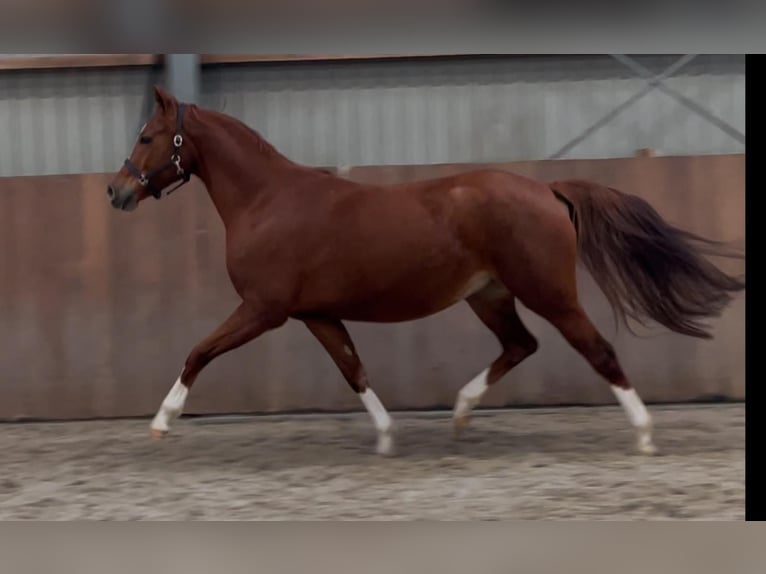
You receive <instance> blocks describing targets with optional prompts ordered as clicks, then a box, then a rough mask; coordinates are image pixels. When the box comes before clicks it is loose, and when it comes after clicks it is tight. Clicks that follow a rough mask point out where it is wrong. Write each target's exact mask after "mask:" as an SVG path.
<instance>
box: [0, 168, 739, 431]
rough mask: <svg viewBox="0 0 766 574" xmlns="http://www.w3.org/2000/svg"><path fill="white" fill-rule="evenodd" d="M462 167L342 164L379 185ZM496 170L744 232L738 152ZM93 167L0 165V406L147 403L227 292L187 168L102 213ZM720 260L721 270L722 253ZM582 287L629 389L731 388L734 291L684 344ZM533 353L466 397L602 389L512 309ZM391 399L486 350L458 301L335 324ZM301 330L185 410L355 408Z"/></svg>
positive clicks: (97, 410)
mask: <svg viewBox="0 0 766 574" xmlns="http://www.w3.org/2000/svg"><path fill="white" fill-rule="evenodd" d="M466 167H468V166H414V167H366V168H354V169H351V170H350V171H348V172H347V177H351V178H353V179H358V180H368V181H379V182H393V181H398V180H404V179H410V178H417V177H427V176H433V175H437V174H444V173H449V172H454V171H456V170H461V169H466ZM504 167H507V168H510V169H513V170H517V171H519V172H521V173H524V174H527V175H530V176H533V177H538V178H545V179H553V178H563V177H586V178H592V179H596V180H598V181H600V182H603V183H605V184H608V185H612V186H615V187H619V188H621V189H623V190H625V191H629V192H632V193H636V194H638V195H641V196H643V197H645V198H646V199H648V200H649V201H650V202H651V203H652V204H654V205H655V206H656V207H657V208H658V210H659V211H660V212H661V213H662V214H663V215H664V216H665V217H667V218H668V219H669V220H670V221H672V222H675V223H681V224H683V226H684V227H686V228H688V229H690V230H691V231H696V232H699V233H703V234H705V235H708V236H711V237H714V238H718V239H725V240H743V238H744V157H743V156H741V155H731V156H707V157H683V158H649V157H645V158H629V159H616V160H593V161H546V162H526V163H514V164H505V165H504ZM106 179H107V176H101V175H93V176H59V177H34V178H11V179H0V419H13V418H19V417H35V418H37V417H42V418H56V419H63V418H79V417H114V416H132V415H149V414H152V413H154V412H155V411H156V409H157V406H158V405H159V402H160V401H161V400H162V398H163V397H164V395H165V393H166V392H167V390H168V389H169V387H170V385H171V384H172V382H173V381H174V380H175V378H176V377H177V376H178V374H179V372H180V370H181V367H182V365H183V361H184V359H185V357H186V354H187V353H188V351H189V350H190V349H191V347H192V346H193V345H194V344H195V343H196V342H197V341H198V340H199V339H201V338H202V337H204V336H205V335H206V334H207V333H208V332H209V331H210V330H212V329H213V328H214V327H215V326H216V325H217V324H218V323H219V322H220V321H221V320H223V319H224V318H225V317H226V316H227V315H228V313H229V312H230V311H231V310H232V309H233V308H234V306H235V305H236V304H237V297H236V295H235V293H234V291H233V289H232V288H231V287H230V285H229V282H228V278H227V275H226V271H225V268H224V262H223V228H222V226H221V224H220V222H219V220H218V217H217V214H216V213H215V211H214V210H213V208H212V205H211V203H210V201H209V198H208V196H207V195H206V193H205V191H204V188H203V187H202V186H201V185H197V184H196V183H195V184H193V185H192V186H189V187H187V188H185V189H184V190H182V191H179V192H178V193H176V194H174V195H173V196H171V197H170V198H169V199H165V200H163V201H160V202H154V201H153V200H149V201H147V202H146V203H144V204H142V208H141V209H139V210H138V211H137V212H135V213H132V214H125V213H119V212H115V211H113V210H112V209H111V208H109V207H108V205H107V201H106V197H105V191H104V189H105V182H106ZM732 269H735V267H732ZM581 280H582V289H583V301H584V304H585V306H586V308H587V309H588V310H589V311H590V313H591V315H592V317H593V319H594V321H595V322H596V323H597V324H598V326H599V327H600V328H601V329H602V330H603V332H604V333H605V335H607V336H608V337H609V338H610V339H611V340H612V341H613V342H614V343H615V346H616V348H617V352H618V354H619V356H620V357H621V359H622V362H623V364H624V367H625V369H626V371H627V372H628V374H629V376H631V377H632V379H633V381H634V383H635V385H636V386H637V387H638V389H639V390H640V392H641V394H642V395H643V396H644V397H645V399H646V400H647V401H652V402H653V401H679V400H695V399H699V398H704V397H708V396H713V395H721V396H725V397H728V398H733V399H742V398H744V342H745V335H744V303H743V301H742V300H741V299H740V300H738V301H737V302H736V303H735V305H733V306H732V307H731V308H730V309H729V310H728V311H727V312H726V314H725V315H724V317H722V318H721V320H719V321H717V322H716V324H715V325H716V338H715V339H714V340H713V341H698V340H694V339H690V338H685V337H681V336H677V335H670V334H667V333H664V332H662V331H658V332H657V333H658V334H656V336H653V337H651V338H646V339H637V338H635V337H633V336H630V335H629V334H626V333H625V332H623V331H620V333H619V334H617V335H615V334H614V333H615V331H614V326H613V322H612V315H611V313H610V311H609V310H608V307H607V306H606V304H605V302H604V299H603V296H602V295H601V293H600V292H599V291H598V290H597V289H596V288H595V287H594V286H593V284H592V282H591V280H590V277H589V276H588V275H587V274H585V273H583V274H582V277H581ZM522 314H523V316H524V319H525V322H526V323H527V325H528V326H529V328H530V330H531V331H532V332H533V333H535V335H536V336H537V337H538V338H539V340H540V342H541V349H540V351H539V352H538V354H537V355H535V356H534V357H532V358H531V359H529V360H528V361H527V362H525V363H524V364H522V365H521V366H519V367H518V368H517V369H515V370H514V371H513V372H512V373H511V374H510V375H508V376H507V377H506V378H505V379H504V380H503V381H502V382H501V383H500V384H498V385H497V386H496V387H493V389H492V390H491V391H490V392H489V393H488V395H487V396H486V399H485V401H484V403H483V404H484V405H491V406H500V405H518V404H528V405H529V404H533V405H548V404H562V403H579V404H599V403H611V402H613V397H612V395H611V393H610V391H609V389H608V387H607V385H606V384H605V383H603V382H602V381H601V380H600V379H599V377H598V376H596V375H595V374H594V373H593V372H592V371H591V370H590V367H589V366H588V365H587V364H586V363H585V362H584V361H583V360H582V359H581V358H580V357H579V356H578V355H576V354H575V352H574V351H573V350H571V349H570V348H569V347H568V346H567V345H566V343H565V342H564V341H563V339H561V337H560V336H559V335H558V333H556V332H555V331H554V330H553V329H552V328H551V327H549V326H548V325H547V324H544V323H543V322H542V321H541V320H539V319H538V318H537V317H535V316H533V315H531V314H530V313H528V312H527V311H526V310H525V309H522ZM349 328H350V331H351V333H352V335H353V336H354V337H355V339H356V340H357V343H358V346H359V349H360V353H361V354H362V356H363V358H364V359H365V362H366V364H367V366H368V370H369V372H370V377H371V380H372V382H373V384H374V385H375V387H376V389H377V390H378V393H379V395H380V396H381V399H382V400H383V401H384V403H385V404H386V405H388V406H389V407H391V408H394V409H398V408H426V407H445V406H451V405H452V403H453V401H454V396H455V393H456V391H457V390H458V388H459V387H460V386H461V385H462V384H464V383H465V382H466V381H467V380H468V379H469V378H471V377H472V376H473V375H475V374H476V373H477V372H478V371H479V370H481V369H483V368H484V367H485V366H486V365H487V364H488V362H489V361H491V360H492V359H493V358H494V357H495V355H496V354H497V352H498V347H497V344H496V342H495V341H494V339H493V338H492V336H491V335H490V334H489V333H488V332H487V331H486V330H485V329H484V327H483V326H482V325H481V324H480V323H479V322H478V320H476V319H475V318H474V317H473V315H472V314H471V313H470V311H468V309H467V306H465V304H461V305H459V306H457V307H455V308H453V309H451V310H449V311H447V312H444V313H442V314H440V315H438V316H435V317H432V318H429V319H425V320H421V321H418V322H414V323H406V324H401V325H363V324H350V325H349ZM359 408H360V405H359V403H358V400H357V398H356V397H355V396H354V394H353V393H352V392H351V391H350V390H349V389H348V388H347V386H346V384H345V383H344V382H343V380H342V378H341V376H340V374H339V373H338V372H337V371H336V369H335V367H334V365H333V364H332V362H331V361H330V359H329V358H328V357H327V356H326V355H325V354H324V351H323V350H322V349H321V348H320V346H319V344H318V343H317V342H316V341H314V339H312V338H311V336H310V335H309V334H308V333H307V332H306V331H305V328H304V327H303V326H302V325H301V324H298V323H288V324H287V325H286V326H284V327H283V328H282V329H281V330H279V331H276V332H273V333H269V334H267V335H265V336H264V337H262V338H261V339H259V340H257V341H255V342H253V343H250V344H249V345H246V346H245V347H242V348H240V349H238V350H235V351H233V352H231V353H229V354H228V355H226V356H224V357H222V358H219V359H218V360H217V361H216V362H214V363H213V364H212V365H210V366H209V367H208V368H207V369H206V370H205V371H204V372H203V374H202V375H201V377H200V379H199V381H198V383H197V385H196V386H195V388H194V392H193V393H192V396H191V398H190V400H189V404H188V412H195V413H232V412H267V411H268V412H279V411H293V410H304V409H309V410H314V409H318V410H349V409H354V410H355V409H359Z"/></svg>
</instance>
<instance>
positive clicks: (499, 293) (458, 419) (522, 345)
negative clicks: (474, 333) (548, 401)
mask: <svg viewBox="0 0 766 574" xmlns="http://www.w3.org/2000/svg"><path fill="white" fill-rule="evenodd" d="M466 302H467V303H468V304H469V305H470V307H471V309H472V310H473V312H474V313H476V315H477V316H478V317H479V319H481V321H482V322H483V323H484V324H485V325H486V326H487V327H488V328H489V329H490V330H491V331H492V332H493V333H494V334H495V336H496V337H497V339H498V341H499V342H500V344H501V345H502V348H503V351H502V353H501V354H500V356H499V357H498V358H497V359H495V361H494V362H493V363H492V364H491V365H490V366H489V367H488V368H487V369H485V370H483V371H482V372H481V373H479V374H478V375H477V376H476V377H474V379H473V380H471V381H470V382H469V383H467V384H466V385H465V386H464V387H463V388H461V389H460V391H459V392H458V396H457V400H456V402H455V409H454V413H453V421H454V424H455V432H456V433H458V432H459V431H460V430H461V429H462V428H463V427H465V426H466V425H467V424H468V422H469V420H470V413H471V410H472V409H473V408H474V407H475V406H476V405H477V404H478V403H479V401H480V399H481V397H482V396H483V395H484V393H485V392H486V391H487V389H488V388H489V387H490V385H492V384H494V383H496V382H497V381H499V380H500V379H501V378H502V377H503V376H504V375H505V374H506V373H508V371H510V370H511V369H512V368H513V367H515V366H516V365H518V364H519V363H521V362H522V361H523V360H524V359H526V358H527V357H529V356H530V355H532V354H533V353H534V352H535V351H536V350H537V340H536V339H535V338H534V336H533V335H532V334H531V333H530V332H529V331H528V330H527V328H526V327H525V326H524V324H523V323H522V322H521V318H520V317H519V314H518V312H517V311H516V304H515V303H516V302H515V299H514V297H513V295H511V294H510V293H509V292H508V291H507V290H506V289H505V287H503V286H502V285H501V284H499V283H492V284H490V285H489V286H488V287H485V288H484V289H483V290H482V291H480V292H478V293H476V294H474V295H472V296H470V297H469V298H467V299H466Z"/></svg>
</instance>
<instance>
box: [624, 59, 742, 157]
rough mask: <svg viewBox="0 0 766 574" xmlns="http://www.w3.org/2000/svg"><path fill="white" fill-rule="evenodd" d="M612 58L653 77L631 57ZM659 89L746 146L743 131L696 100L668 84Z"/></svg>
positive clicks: (640, 73)
mask: <svg viewBox="0 0 766 574" xmlns="http://www.w3.org/2000/svg"><path fill="white" fill-rule="evenodd" d="M611 56H612V58H614V59H615V60H617V61H618V62H620V63H621V64H624V65H625V66H627V67H628V68H630V69H631V70H633V71H634V72H635V73H637V74H638V75H640V76H644V77H649V76H651V75H652V72H651V70H649V69H648V68H646V67H645V66H643V65H642V64H640V63H638V62H636V61H635V60H634V59H633V58H631V57H629V56H625V55H623V54H612V55H611ZM657 89H659V90H661V91H663V92H664V93H666V94H667V95H669V96H671V97H672V98H675V99H676V100H678V101H679V102H680V103H682V104H683V105H685V106H686V107H687V108H689V109H690V110H692V111H693V112H696V113H697V114H698V115H700V116H702V117H703V118H705V119H706V120H707V121H709V122H710V123H711V124H713V125H714V126H716V127H717V128H719V129H720V130H721V131H723V132H725V133H726V134H728V135H729V136H731V137H732V138H734V139H735V140H737V141H738V142H739V143H741V144H744V143H745V134H743V133H742V132H741V131H739V130H738V129H737V128H735V127H733V126H732V125H731V124H729V123H727V122H725V121H724V120H722V119H721V118H719V117H718V116H716V115H714V114H712V113H711V112H710V111H708V110H706V109H705V108H703V107H702V106H701V105H699V104H698V103H697V102H695V101H694V100H692V99H690V98H688V97H686V96H684V95H683V94H680V93H678V92H677V91H676V90H674V89H673V88H671V87H670V86H668V85H667V84H665V83H663V82H659V83H658V84H657Z"/></svg>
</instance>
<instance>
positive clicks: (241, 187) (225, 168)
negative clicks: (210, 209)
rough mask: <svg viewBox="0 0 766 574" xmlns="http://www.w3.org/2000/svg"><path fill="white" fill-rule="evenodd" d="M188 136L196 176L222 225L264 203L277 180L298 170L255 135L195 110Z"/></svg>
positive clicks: (226, 119) (218, 116)
mask: <svg viewBox="0 0 766 574" xmlns="http://www.w3.org/2000/svg"><path fill="white" fill-rule="evenodd" d="M190 127H191V126H190ZM190 132H192V134H193V143H194V146H195V147H196V150H197V154H198V157H199V160H198V161H199V166H198V169H197V172H198V173H197V175H198V177H199V178H200V179H202V181H203V182H204V184H205V187H206V188H207V190H208V193H209V194H210V198H211V200H212V201H213V204H214V205H215V207H216V209H217V210H218V213H219V215H220V216H221V219H223V221H224V223H227V222H228V221H230V220H231V218H232V217H234V216H235V214H236V213H238V212H239V211H242V210H243V209H246V208H247V207H248V206H249V205H250V204H252V203H253V202H255V201H259V200H263V199H265V197H264V194H266V193H269V192H271V191H273V190H275V189H276V188H277V187H278V186H276V185H274V184H275V182H276V181H277V180H278V179H279V178H284V177H285V175H286V174H288V173H289V172H290V171H291V170H298V171H299V170H300V169H301V166H298V165H297V164H294V163H293V162H291V161H290V160H289V159H287V158H286V157H285V156H283V155H281V154H280V153H279V152H278V151H277V150H276V149H274V148H273V147H272V146H271V145H270V144H269V143H268V142H266V141H265V140H264V139H263V138H261V136H260V135H259V134H257V133H255V132H254V131H252V130H250V129H248V128H247V127H246V126H245V125H244V124H241V123H239V122H238V121H236V120H234V119H233V118H229V117H228V116H223V115H222V114H215V115H213V114H212V113H210V112H206V111H205V110H198V111H197V121H196V122H195V123H194V127H193V129H191V130H190Z"/></svg>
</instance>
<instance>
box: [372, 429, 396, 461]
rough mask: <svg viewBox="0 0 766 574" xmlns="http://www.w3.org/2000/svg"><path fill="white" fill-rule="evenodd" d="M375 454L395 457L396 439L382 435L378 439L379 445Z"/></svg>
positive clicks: (388, 435)
mask: <svg viewBox="0 0 766 574" xmlns="http://www.w3.org/2000/svg"><path fill="white" fill-rule="evenodd" d="M375 452H376V453H377V454H379V455H380V456H394V455H395V454H396V449H395V448H394V438H393V437H392V436H391V435H390V434H382V435H380V436H379V437H378V444H377V446H376V447H375Z"/></svg>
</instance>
